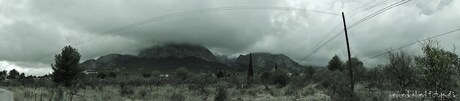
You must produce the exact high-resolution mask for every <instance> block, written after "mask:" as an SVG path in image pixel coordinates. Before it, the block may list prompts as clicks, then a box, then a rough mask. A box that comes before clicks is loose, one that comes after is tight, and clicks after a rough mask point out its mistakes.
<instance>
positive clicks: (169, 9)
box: [0, 0, 460, 74]
mask: <svg viewBox="0 0 460 101" xmlns="http://www.w3.org/2000/svg"><path fill="white" fill-rule="evenodd" d="M395 2H398V0H374V1H368V0H321V1H318V0H289V1H279V0H268V1H267V0H251V1H247V0H231V1H229V0H199V1H193V2H192V1H183V0H153V1H127V0H126V1H124V0H118V1H113V0H97V1H80V0H65V1H57V0H44V1H35V0H10V1H0V36H1V37H0V49H1V50H0V61H1V62H0V70H2V69H7V70H10V69H13V68H18V69H19V70H20V71H23V72H27V73H29V74H44V73H47V72H49V71H50V70H51V69H50V64H51V63H52V62H53V57H54V54H57V53H59V52H60V49H61V48H62V47H64V46H65V45H72V46H74V47H76V48H78V50H79V52H80V53H81V55H82V60H86V59H90V58H97V57H99V56H101V55H106V54H110V53H123V54H137V52H138V51H139V50H141V49H143V48H146V47H150V46H152V45H155V44H158V43H163V42H189V43H198V44H203V45H205V46H206V47H208V48H210V49H211V50H212V52H213V53H215V54H219V55H230V56H236V55H239V54H245V53H248V52H271V53H282V54H286V55H287V56H289V57H291V58H293V59H295V60H297V61H299V60H301V59H302V58H304V57H305V56H307V55H308V54H310V53H311V52H312V51H313V50H314V48H316V47H315V46H318V44H320V42H324V41H325V40H327V39H329V38H331V37H332V36H334V35H335V34H336V33H338V32H340V31H341V30H342V29H343V28H342V27H343V25H342V18H341V16H339V15H332V14H328V13H324V12H332V13H337V14H339V13H341V12H342V11H343V12H345V14H346V15H347V24H352V23H353V22H356V21H358V20H360V19H362V18H363V17H365V16H367V15H369V14H372V13H374V12H376V11H378V10H379V9H382V8H384V7H386V6H388V5H391V4H392V3H395ZM243 6H244V7H252V6H254V7H291V8H302V9H309V10H315V11H316V12H315V11H286V10H274V9H239V10H225V11H215V12H205V13H195V14H187V15H182V16H177V17H171V18H168V19H163V20H159V21H153V22H150V23H146V24H142V25H139V26H136V27H133V28H129V29H126V30H122V31H117V33H111V34H108V33H105V32H107V31H110V30H113V29H116V28H120V27H123V26H126V25H129V24H133V23H136V22H139V21H143V20H145V19H149V18H155V17H160V16H164V15H168V14H174V13H177V12H183V11H189V10H197V9H207V8H218V7H243ZM459 9H460V2H459V1H455V0H429V1H410V2H408V3H406V4H403V5H401V6H398V7H394V8H392V9H390V10H388V11H386V12H383V13H381V14H379V15H377V16H375V17H373V18H371V19H369V20H367V21H365V22H363V23H361V24H359V25H357V26H355V27H353V28H352V29H350V30H349V37H350V41H351V42H350V44H351V48H352V49H351V51H352V56H356V57H358V58H361V59H366V58H369V57H372V56H374V55H377V54H380V53H382V52H385V51H386V50H388V49H391V48H397V47H399V46H402V45H404V44H407V43H412V42H416V41H417V40H420V39H423V38H427V37H429V36H434V35H436V34H439V33H443V32H447V31H449V30H454V29H457V28H460V23H459V22H460V21H459V19H458V18H459V17H460V12H458V10H459ZM321 12H323V13H321ZM348 15H350V16H348ZM351 15H353V16H351ZM329 32H332V34H328V33H329ZM459 33H460V32H457V33H452V34H450V35H446V36H442V37H439V38H438V40H440V41H441V45H442V46H443V47H444V48H445V49H448V50H451V49H452V47H453V45H454V44H455V43H456V42H458V41H457V40H459V39H460V35H459ZM344 42H345V39H344V36H343V35H341V36H339V37H338V38H336V39H335V40H333V41H331V42H330V43H329V44H327V45H326V46H324V47H323V48H321V49H320V50H319V51H317V52H316V53H315V54H313V55H312V56H311V57H309V58H308V59H306V60H305V61H302V62H301V64H309V65H318V66H324V65H326V64H327V62H328V61H329V59H330V58H332V56H333V55H335V54H337V55H339V56H340V57H341V58H342V60H345V59H346V56H347V52H346V46H345V43H344ZM419 48H420V47H419V46H418V45H414V46H411V47H408V48H407V49H406V50H409V51H411V52H414V54H418V52H419V50H420V49H419ZM383 60H385V57H384V56H382V57H379V58H376V59H372V60H369V61H365V64H366V65H369V66H372V65H374V64H377V63H380V62H381V61H383Z"/></svg>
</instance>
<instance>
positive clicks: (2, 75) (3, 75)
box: [0, 70, 8, 81]
mask: <svg viewBox="0 0 460 101" xmlns="http://www.w3.org/2000/svg"><path fill="white" fill-rule="evenodd" d="M7 75H8V72H7V71H6V70H3V71H1V72H0V81H2V80H5V79H6V76H7Z"/></svg>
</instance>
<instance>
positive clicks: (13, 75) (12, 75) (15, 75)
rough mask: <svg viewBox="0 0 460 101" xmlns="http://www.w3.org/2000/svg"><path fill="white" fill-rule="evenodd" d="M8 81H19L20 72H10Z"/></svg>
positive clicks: (14, 70)
mask: <svg viewBox="0 0 460 101" xmlns="http://www.w3.org/2000/svg"><path fill="white" fill-rule="evenodd" d="M6 78H8V79H18V78H19V72H18V71H17V70H16V69H13V70H10V72H9V73H8V76H6Z"/></svg>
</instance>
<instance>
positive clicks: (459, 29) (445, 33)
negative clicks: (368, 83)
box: [363, 28, 460, 62]
mask: <svg viewBox="0 0 460 101" xmlns="http://www.w3.org/2000/svg"><path fill="white" fill-rule="evenodd" d="M457 31H460V28H458V29H455V30H451V31H448V32H444V33H441V34H438V35H435V36H431V37H428V38H425V39H422V40H420V41H426V40H429V39H433V38H436V37H440V36H443V35H447V34H450V33H454V32H457ZM420 41H417V42H412V43H409V44H406V45H404V46H401V47H398V48H396V49H394V50H399V49H402V48H405V47H409V46H411V45H414V44H416V43H418V42H420ZM394 50H389V51H387V52H384V53H380V54H378V55H375V56H372V57H371V58H367V59H365V60H363V62H364V61H367V60H371V59H374V58H377V57H380V56H382V55H385V54H388V53H390V52H392V51H394Z"/></svg>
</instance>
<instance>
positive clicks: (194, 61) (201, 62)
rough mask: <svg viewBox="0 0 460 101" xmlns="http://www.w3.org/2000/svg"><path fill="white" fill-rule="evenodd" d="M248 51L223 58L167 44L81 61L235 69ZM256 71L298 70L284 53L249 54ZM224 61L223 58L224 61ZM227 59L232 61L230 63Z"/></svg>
mask: <svg viewBox="0 0 460 101" xmlns="http://www.w3.org/2000/svg"><path fill="white" fill-rule="evenodd" d="M248 57H249V54H245V55H240V56H238V57H237V58H236V60H235V59H223V56H217V57H216V56H215V55H214V54H212V52H211V51H210V50H209V49H207V48H206V47H204V46H202V45H197V44H183V43H182V44H178V43H169V44H163V45H158V46H153V47H150V48H147V49H144V50H142V51H141V52H140V53H139V54H138V55H126V54H108V55H104V56H100V57H99V58H97V59H89V60H86V61H84V62H82V63H81V64H80V66H81V67H83V68H85V69H87V70H96V71H98V70H99V71H100V70H114V69H120V68H121V69H127V70H143V71H148V70H158V71H174V70H175V69H177V68H181V67H183V68H186V69H187V70H189V71H192V72H203V71H217V70H238V71H244V70H245V69H246V68H247V67H248V61H249V58H248ZM252 57H253V63H254V66H255V70H271V69H273V68H275V67H277V68H285V69H288V70H301V69H302V68H303V67H304V66H302V65H300V64H298V63H297V62H295V61H294V60H292V59H291V58H289V57H288V56H286V55H283V54H270V53H252ZM223 60H226V61H223ZM230 60H234V61H231V62H229V61H230Z"/></svg>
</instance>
